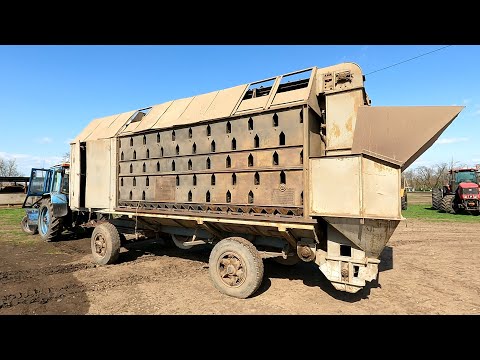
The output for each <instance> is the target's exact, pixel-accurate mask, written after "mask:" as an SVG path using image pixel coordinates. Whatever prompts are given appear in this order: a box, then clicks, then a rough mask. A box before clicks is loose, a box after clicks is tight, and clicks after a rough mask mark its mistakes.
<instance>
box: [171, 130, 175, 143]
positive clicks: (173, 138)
mask: <svg viewBox="0 0 480 360" xmlns="http://www.w3.org/2000/svg"><path fill="white" fill-rule="evenodd" d="M172 141H175V130H172Z"/></svg>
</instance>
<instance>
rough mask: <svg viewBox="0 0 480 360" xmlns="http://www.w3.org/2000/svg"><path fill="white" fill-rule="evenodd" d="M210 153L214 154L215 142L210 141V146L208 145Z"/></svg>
mask: <svg viewBox="0 0 480 360" xmlns="http://www.w3.org/2000/svg"><path fill="white" fill-rule="evenodd" d="M210 151H211V152H215V141H212V144H211V145H210Z"/></svg>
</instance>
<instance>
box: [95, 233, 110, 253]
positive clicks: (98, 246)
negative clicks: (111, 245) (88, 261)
mask: <svg viewBox="0 0 480 360" xmlns="http://www.w3.org/2000/svg"><path fill="white" fill-rule="evenodd" d="M93 241H94V245H95V253H96V254H97V255H100V256H101V257H104V256H105V253H106V252H107V241H106V240H105V238H104V237H103V235H102V234H97V235H96V236H95V238H94V239H93Z"/></svg>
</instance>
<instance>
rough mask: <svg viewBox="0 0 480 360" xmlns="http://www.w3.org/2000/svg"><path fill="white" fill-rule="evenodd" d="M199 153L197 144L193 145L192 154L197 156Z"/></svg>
mask: <svg viewBox="0 0 480 360" xmlns="http://www.w3.org/2000/svg"><path fill="white" fill-rule="evenodd" d="M196 153H197V144H195V143H193V145H192V154H196Z"/></svg>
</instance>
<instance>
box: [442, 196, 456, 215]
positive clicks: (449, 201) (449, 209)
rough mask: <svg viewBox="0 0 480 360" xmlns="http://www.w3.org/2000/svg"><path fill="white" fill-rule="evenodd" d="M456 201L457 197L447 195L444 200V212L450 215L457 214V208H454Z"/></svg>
mask: <svg viewBox="0 0 480 360" xmlns="http://www.w3.org/2000/svg"><path fill="white" fill-rule="evenodd" d="M454 200H455V195H445V196H444V197H443V199H442V210H443V211H444V212H446V213H449V214H455V213H456V211H455V208H454V207H453V202H454Z"/></svg>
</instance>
